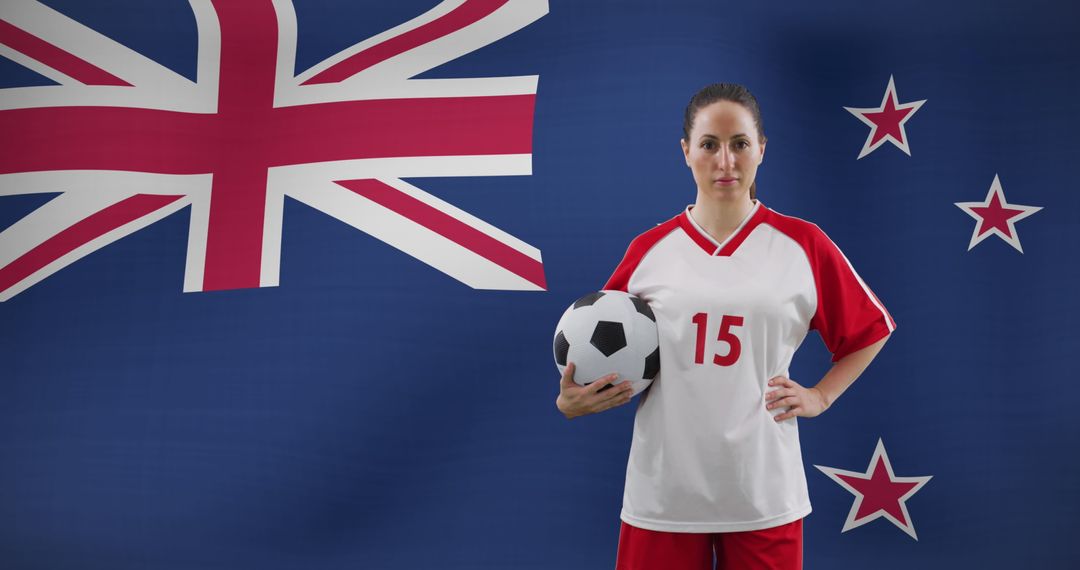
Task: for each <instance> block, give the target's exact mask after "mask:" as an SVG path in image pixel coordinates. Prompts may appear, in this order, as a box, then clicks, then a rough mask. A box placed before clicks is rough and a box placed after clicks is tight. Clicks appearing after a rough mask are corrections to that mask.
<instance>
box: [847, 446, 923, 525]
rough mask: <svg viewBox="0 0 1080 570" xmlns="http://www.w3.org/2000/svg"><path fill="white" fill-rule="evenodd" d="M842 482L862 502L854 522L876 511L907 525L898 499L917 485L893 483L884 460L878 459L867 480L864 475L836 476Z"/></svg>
mask: <svg viewBox="0 0 1080 570" xmlns="http://www.w3.org/2000/svg"><path fill="white" fill-rule="evenodd" d="M837 477H839V478H840V479H841V480H842V481H844V482H845V483H847V484H848V485H850V486H851V487H852V488H854V489H855V492H856V493H858V494H860V495H862V497H863V500H862V501H861V503H860V504H859V508H858V512H856V513H855V520H856V521H859V520H861V519H864V518H866V517H868V516H870V515H872V514H874V513H876V512H878V511H885V512H886V513H889V514H890V515H892V516H894V517H896V519H897V520H899V521H900V523H901V524H904V525H906V524H907V523H908V520H907V515H906V514H905V513H904V512H903V509H901V508H900V497H903V496H904V495H906V494H907V493H908V492H909V491H911V490H912V489H913V488H915V487H918V483H899V482H896V481H893V480H892V478H891V477H890V476H889V472H888V470H886V469H885V460H884V459H883V458H878V461H877V464H876V465H874V472H873V473H872V474H871V475H870V477H869V478H867V477H866V476H865V475H841V474H837Z"/></svg>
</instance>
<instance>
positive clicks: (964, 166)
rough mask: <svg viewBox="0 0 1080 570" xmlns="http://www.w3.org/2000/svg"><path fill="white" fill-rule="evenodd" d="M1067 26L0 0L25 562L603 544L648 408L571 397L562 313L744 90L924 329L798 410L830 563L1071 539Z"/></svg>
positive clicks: (361, 559) (6, 313)
mask: <svg viewBox="0 0 1080 570" xmlns="http://www.w3.org/2000/svg"><path fill="white" fill-rule="evenodd" d="M1077 21H1080V8H1078V7H1077V6H1076V5H1074V4H1070V3H1065V2H1035V3H1034V4H1033V3H1031V2H1020V1H1019V0H1008V1H1006V2H1000V3H994V4H986V3H976V2H971V1H970V0H964V1H963V2H959V3H953V4H942V3H940V2H915V3H908V4H904V5H888V6H886V5H881V6H873V5H868V4H867V3H865V2H855V1H853V0H838V1H836V2H831V3H828V4H826V5H822V4H814V3H811V4H804V3H796V2H786V3H775V2H773V3H768V2H766V3H758V4H750V3H743V4H730V5H729V4H718V3H716V2H709V1H707V0H679V1H662V0H628V1H625V2H596V1H573V0H551V1H550V2H549V1H547V0H443V1H442V2H439V0H398V1H395V2H370V1H363V2H355V1H346V0H158V1H155V2H140V1H137V0H95V1H92V2H90V1H82V0H0V567H3V568H19V569H22V568H25V569H39V568H40V569H63V568H80V569H90V568H102V569H106V568H107V569H112V570H115V569H126V568H161V569H174V568H175V569H180V568H185V569H186V568H221V569H226V568H227V569H235V568H264V569H275V568H281V569H286V568H289V569H292V568H306V569H332V568H333V569H336V568H371V569H405V568H409V569H411V568H418V567H425V566H436V567H440V568H461V569H477V568H491V569H504V568H506V569H519V568H520V569H526V568H528V569H537V570H540V569H545V570H546V569H556V568H557V569H578V568H580V569H592V568H611V567H613V566H614V560H615V547H616V543H617V539H618V530H619V510H620V504H621V500H622V490H623V477H624V475H625V466H626V457H627V451H628V448H629V445H630V434H631V424H632V422H633V415H634V407H635V404H633V403H632V404H631V405H629V406H623V407H620V408H616V409H614V410H612V411H610V412H604V413H602V414H597V415H592V416H586V417H584V418H581V419H575V420H573V421H567V420H566V419H565V418H563V417H562V415H561V414H559V412H558V411H557V410H556V408H555V405H554V400H555V397H556V395H557V393H558V375H557V371H556V368H555V365H554V362H553V360H552V355H551V339H552V335H553V333H554V327H555V323H556V321H557V320H558V318H559V315H560V314H561V313H562V311H563V309H565V307H566V306H567V305H568V304H569V303H571V302H572V301H573V300H574V299H576V298H578V297H580V296H581V295H584V294H586V293H588V292H590V291H594V290H596V289H599V288H600V287H601V286H602V285H603V283H604V282H605V281H606V279H607V277H608V276H609V275H610V273H611V271H612V269H613V268H614V267H615V265H616V264H617V262H618V261H619V259H620V258H621V256H622V254H623V252H624V251H625V249H626V246H627V244H628V242H629V240H630V239H631V238H632V237H633V236H635V235H637V234H640V233H641V232H643V231H644V230H646V229H648V228H650V227H652V226H654V225H655V224H657V223H660V222H662V221H665V220H668V219H670V218H671V217H672V216H674V215H675V214H677V213H678V212H679V211H680V210H682V209H683V208H684V207H685V206H686V204H688V203H691V202H693V201H694V196H695V187H694V180H693V178H692V177H691V176H690V175H689V172H688V171H687V169H686V165H685V164H684V160H683V157H682V155H681V151H680V148H679V138H680V137H681V136H682V130H681V127H682V120H683V116H682V115H683V109H684V108H685V106H686V103H687V101H688V99H689V97H690V96H691V95H692V94H693V93H694V92H695V91H696V90H697V89H698V88H700V87H702V86H703V85H706V84H708V83H713V82H720V81H725V82H735V83H741V84H744V85H746V86H747V87H749V88H750V90H751V91H753V93H754V94H755V95H756V96H757V98H758V101H759V102H760V104H761V109H762V113H763V119H764V125H763V126H764V130H765V133H766V134H767V136H768V140H769V143H768V148H769V152H768V155H767V160H766V161H765V162H764V163H763V164H762V165H761V167H760V168H759V170H758V177H757V195H758V197H759V198H760V199H761V201H762V202H763V203H764V204H766V205H767V206H768V207H770V208H773V209H775V210H776V211H778V212H781V213H784V214H789V215H794V216H798V217H800V218H804V219H807V220H810V221H813V222H815V223H816V224H818V225H819V226H820V227H821V228H822V229H823V230H825V231H826V232H827V233H828V234H829V236H830V237H831V238H832V239H833V240H834V242H835V243H836V244H837V246H839V247H840V248H841V249H842V250H843V251H844V253H845V254H846V256H847V257H848V259H849V260H850V261H851V263H852V265H853V266H854V267H856V268H858V272H859V275H860V276H861V277H862V278H863V279H864V280H865V281H866V282H867V283H868V284H869V286H871V287H872V288H873V291H874V292H875V293H876V294H877V295H878V296H879V297H880V299H881V301H882V302H883V303H884V304H885V305H886V306H887V307H888V310H889V312H890V313H891V314H892V315H893V316H894V317H895V318H896V320H897V322H899V323H901V327H900V328H899V329H898V330H897V332H896V334H894V335H893V338H892V339H891V340H890V341H889V343H888V344H887V345H886V347H885V349H884V350H883V351H882V353H881V355H880V356H879V357H878V358H877V359H876V360H875V361H874V362H873V364H872V365H871V366H870V367H869V368H868V369H867V371H866V372H865V373H864V374H863V376H862V377H861V378H860V379H859V380H858V381H856V382H855V384H853V385H852V387H851V388H850V389H849V390H848V391H847V392H845V394H844V396H843V397H842V398H840V399H839V400H838V401H837V402H836V403H835V404H834V405H833V406H832V407H831V408H830V409H829V410H828V411H827V412H826V413H825V414H823V415H822V416H820V417H817V418H813V419H800V420H799V425H800V440H801V444H802V452H803V459H804V464H805V470H806V475H807V479H808V484H809V488H810V497H811V501H812V504H813V509H814V510H813V513H812V514H811V515H809V516H808V517H807V519H806V522H805V559H806V567H807V568H881V569H886V568H888V569H892V568H895V569H905V570H906V569H910V568H957V567H960V568H968V567H971V568H1013V567H1017V566H1021V565H1023V566H1026V567H1032V568H1043V567H1047V568H1049V567H1069V566H1073V565H1080V548H1078V547H1077V546H1076V545H1075V541H1074V540H1073V539H1072V536H1071V531H1072V529H1073V527H1074V526H1075V521H1076V520H1078V519H1080V487H1078V486H1077V485H1076V481H1077V477H1078V476H1080V459H1078V458H1077V455H1076V453H1075V450H1076V449H1077V448H1078V445H1080V423H1078V422H1077V421H1076V419H1075V417H1074V416H1075V414H1074V413H1073V408H1074V407H1075V403H1076V402H1077V401H1078V400H1080V388H1078V387H1077V383H1076V382H1074V381H1073V380H1072V378H1071V373H1070V372H1069V370H1071V367H1070V366H1069V364H1068V363H1069V361H1068V360H1067V359H1068V355H1069V354H1073V353H1075V352H1076V351H1077V349H1078V348H1080V334H1078V333H1077V332H1076V331H1075V330H1074V329H1073V327H1072V325H1071V321H1070V320H1069V319H1070V318H1073V316H1074V315H1077V314H1080V302H1078V301H1077V300H1076V298H1074V296H1073V295H1074V292H1075V291H1076V290H1077V289H1078V288H1080V261H1078V259H1077V258H1074V257H1073V255H1075V252H1076V251H1080V238H1078V235H1080V231H1078V227H1077V223H1076V222H1075V221H1074V219H1073V218H1072V216H1073V215H1074V214H1075V212H1077V211H1080V192H1077V191H1075V190H1074V187H1077V182H1076V180H1075V178H1076V176H1075V174H1074V172H1073V171H1072V169H1071V167H1070V165H1071V164H1073V163H1074V162H1075V161H1076V157H1077V155H1078V153H1080V143H1077V142H1076V137H1074V136H1073V134H1074V133H1075V132H1077V131H1078V130H1080V113H1078V112H1077V111H1076V110H1075V103H1074V101H1073V99H1074V98H1075V93H1077V92H1078V91H1080V73H1078V72H1080V42H1078V41H1077V40H1076V33H1075V28H1076V22H1077ZM829 356H830V355H829V354H828V352H827V351H826V350H825V347H824V346H823V345H822V344H821V342H820V340H819V339H818V338H817V337H816V335H813V336H812V337H810V338H808V339H807V341H806V342H805V344H804V345H803V347H802V348H801V349H800V350H799V352H798V354H797V355H796V357H795V361H794V363H793V365H792V367H791V374H792V377H793V378H794V379H795V380H796V381H799V382H801V383H802V384H803V385H813V384H815V383H816V382H817V381H818V380H819V379H820V378H821V377H822V376H823V375H824V374H825V372H826V371H827V370H828V368H829V366H830V362H829ZM661 381H662V380H661ZM635 402H636V401H635Z"/></svg>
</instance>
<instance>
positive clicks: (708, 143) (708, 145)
mask: <svg viewBox="0 0 1080 570" xmlns="http://www.w3.org/2000/svg"><path fill="white" fill-rule="evenodd" d="M712 147H713V143H712V141H705V142H703V143H701V148H704V149H712Z"/></svg>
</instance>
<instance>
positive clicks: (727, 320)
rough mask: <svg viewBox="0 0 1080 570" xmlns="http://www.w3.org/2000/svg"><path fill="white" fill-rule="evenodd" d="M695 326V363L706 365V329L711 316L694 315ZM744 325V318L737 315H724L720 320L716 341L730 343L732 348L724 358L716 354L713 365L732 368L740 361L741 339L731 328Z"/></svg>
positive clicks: (703, 314)
mask: <svg viewBox="0 0 1080 570" xmlns="http://www.w3.org/2000/svg"><path fill="white" fill-rule="evenodd" d="M692 320H693V322H694V324H695V325H697V344H696V346H695V347H694V363H695V364H704V363H705V329H706V328H708V322H709V315H707V314H706V313H698V314H696V315H694V318H693V319H692ZM742 324H743V318H742V317H737V316H735V315H724V316H723V318H721V319H720V334H719V335H718V336H717V337H716V340H718V341H720V342H726V343H728V346H729V347H730V348H729V349H728V353H727V354H725V355H724V356H720V355H719V354H714V355H713V358H712V361H713V364H716V365H718V366H731V365H732V364H735V362H737V361H738V360H739V355H740V354H742V343H740V342H739V337H737V336H735V334H734V333H732V332H731V327H741V326H742Z"/></svg>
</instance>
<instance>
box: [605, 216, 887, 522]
mask: <svg viewBox="0 0 1080 570" xmlns="http://www.w3.org/2000/svg"><path fill="white" fill-rule="evenodd" d="M689 212H690V208H687V209H686V210H685V211H684V212H682V213H681V214H679V215H678V216H676V217H675V218H672V219H671V220H669V221H667V222H665V223H663V224H660V225H659V226H657V227H655V228H653V229H651V230H649V231H647V232H645V233H644V234H642V235H640V236H638V237H637V238H636V239H634V241H633V242H631V244H630V247H629V249H628V250H627V252H626V257H625V258H624V259H623V260H622V262H621V263H620V264H619V266H618V267H617V268H616V270H615V273H614V274H613V275H612V276H611V279H610V280H609V281H608V283H607V285H605V287H604V288H605V289H617V290H621V291H626V292H628V293H630V294H633V295H637V296H639V297H641V298H642V299H644V300H645V301H647V302H648V303H649V305H650V306H651V307H652V310H653V313H654V314H655V315H656V322H657V326H658V327H659V331H660V375H659V377H658V378H657V379H656V381H655V382H653V384H652V386H651V387H650V389H649V391H648V392H646V393H645V394H644V396H643V397H642V400H641V401H640V402H639V404H638V410H637V415H636V416H635V419H634V434H633V440H632V442H631V447H630V458H629V461H628V462H627V468H626V487H625V491H624V495H623V509H622V514H621V518H622V520H623V521H625V522H626V523H627V524H630V525H633V526H637V527H640V528H645V529H649V530H658V531H668V532H738V531H747V530H759V529H764V528H770V527H774V526H779V525H782V524H786V523H789V522H792V521H795V520H798V519H800V518H803V517H805V516H806V515H807V514H809V513H810V498H809V493H808V492H807V487H806V475H805V473H804V471H803V463H802V453H801V451H800V448H799V432H798V427H797V424H796V419H795V418H792V419H788V420H785V421H783V422H776V421H775V420H773V416H774V415H777V414H779V413H782V411H783V410H785V409H786V408H780V409H773V410H767V409H765V393H766V392H767V391H771V389H770V388H769V386H767V383H768V381H769V379H771V378H773V377H775V376H788V377H790V376H789V372H788V367H789V365H790V364H791V359H792V356H793V355H794V354H795V350H796V349H797V348H798V347H799V345H800V344H801V343H802V341H803V339H804V338H805V337H806V334H807V332H808V331H809V330H810V329H816V330H817V331H818V332H819V333H820V334H821V337H822V339H823V340H824V341H825V345H826V347H827V348H828V349H829V351H830V352H831V353H832V354H833V360H834V361H836V360H839V359H841V358H843V357H844V356H846V355H848V354H850V353H852V352H855V351H857V350H859V349H861V348H864V347H866V346H869V345H871V344H873V343H875V342H877V341H878V340H881V339H882V338H883V337H885V336H886V335H888V334H889V333H890V332H891V331H892V330H894V329H895V327H896V325H895V323H894V321H893V319H892V317H891V316H890V315H889V313H888V312H887V311H886V310H885V308H884V307H883V306H882V304H881V302H880V301H878V299H877V297H875V296H874V294H873V293H872V292H871V291H870V289H869V288H868V287H867V286H866V284H865V283H864V282H863V281H862V279H861V278H860V277H859V275H858V274H857V273H856V272H855V270H854V269H853V268H852V267H851V264H850V263H849V262H848V260H847V258H845V257H844V255H843V253H841V252H840V250H839V249H838V248H837V247H836V245H835V244H833V243H832V241H831V240H829V238H828V237H827V236H826V235H825V234H824V233H823V232H822V231H821V230H820V229H819V228H818V227H817V226H816V225H814V224H811V223H809V222H806V221H803V220H800V219H798V218H792V217H789V216H783V215H781V214H778V213H776V212H774V211H773V210H770V209H769V208H766V207H765V206H764V205H763V204H761V203H760V202H755V204H754V207H753V209H752V210H751V211H750V213H749V214H747V216H746V219H744V220H743V222H742V223H741V224H740V226H739V227H738V229H736V230H735V231H734V232H733V233H732V234H731V236H730V237H728V238H727V239H726V240H725V241H724V242H722V243H718V242H717V241H716V240H714V239H713V238H712V237H711V236H709V234H708V233H706V232H705V231H704V230H703V229H702V228H701V227H700V226H698V224H697V223H696V222H695V221H694V219H693V218H692V217H691V216H690V213H689ZM796 381H797V382H799V383H800V384H803V385H804V386H808V385H813V384H814V383H807V382H805V381H800V380H798V379H796Z"/></svg>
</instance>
